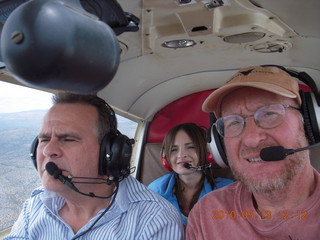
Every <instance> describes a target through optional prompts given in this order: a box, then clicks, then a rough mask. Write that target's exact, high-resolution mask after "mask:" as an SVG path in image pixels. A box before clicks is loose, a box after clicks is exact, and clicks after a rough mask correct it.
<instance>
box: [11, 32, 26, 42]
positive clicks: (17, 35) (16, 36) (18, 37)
mask: <svg viewBox="0 0 320 240" xmlns="http://www.w3.org/2000/svg"><path fill="white" fill-rule="evenodd" d="M23 39H24V36H23V33H22V32H20V31H14V32H13V33H12V34H11V40H12V41H13V42H14V43H15V44H20V43H22V42H23Z"/></svg>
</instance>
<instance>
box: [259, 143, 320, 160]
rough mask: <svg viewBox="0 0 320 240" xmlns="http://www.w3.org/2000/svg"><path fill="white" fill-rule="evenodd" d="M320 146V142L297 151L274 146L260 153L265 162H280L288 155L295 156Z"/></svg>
mask: <svg viewBox="0 0 320 240" xmlns="http://www.w3.org/2000/svg"><path fill="white" fill-rule="evenodd" d="M318 146H320V142H319V143H316V144H313V145H310V146H307V147H303V148H297V149H286V148H284V147H282V146H272V147H267V148H264V149H262V150H261V151H260V158H261V159H262V160H263V161H268V162H269V161H271V162H272V161H280V160H283V159H285V158H286V157H287V156H288V155H291V154H294V153H296V152H301V151H304V150H308V149H311V148H314V147H318Z"/></svg>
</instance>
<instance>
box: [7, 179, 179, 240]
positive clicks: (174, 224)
mask: <svg viewBox="0 0 320 240" xmlns="http://www.w3.org/2000/svg"><path fill="white" fill-rule="evenodd" d="M64 204H65V199H64V198H62V197H59V196H57V195H56V194H55V193H54V192H49V191H46V190H43V189H38V190H35V191H34V192H33V193H32V196H31V198H30V199H28V200H27V201H26V202H25V203H24V205H23V209H22V212H21V213H20V216H19V218H18V220H17V221H16V223H15V224H14V226H13V228H12V231H11V233H10V234H9V235H8V236H7V237H6V238H4V240H10V239H16V240H18V239H19V240H24V239H34V240H63V239H67V240H72V239H73V238H76V237H77V236H78V235H81V233H83V232H84V231H86V230H87V229H88V228H89V227H90V226H91V224H92V223H93V222H94V221H95V220H96V219H97V218H98V217H99V215H100V214H101V213H102V212H103V211H104V210H105V209H102V210H101V211H100V212H99V213H98V214H97V215H96V216H95V217H94V218H92V219H91V220H90V221H89V222H88V223H87V224H86V225H85V226H83V227H82V228H81V229H80V230H79V231H78V232H77V234H74V232H73V230H72V229H71V227H70V226H69V225H68V224H66V223H65V222H64V221H63V219H61V218H60V217H59V214H58V213H59V210H60V209H61V208H62V207H63V206H64ZM77 239H79V240H89V239H90V240H102V239H106V240H107V239H110V240H123V239H132V240H133V239H141V240H143V239H145V240H149V239H157V240H158V239H163V240H167V239H184V231H183V226H182V223H181V220H180V218H179V214H178V212H177V211H176V209H175V208H174V207H173V206H172V205H171V204H170V203H169V202H168V201H166V200H164V199H163V198H162V197H160V196H158V195H157V194H155V193H154V192H152V191H151V190H150V189H148V188H147V187H146V186H144V185H143V184H141V183H139V182H138V181H137V180H136V179H135V178H133V177H131V176H129V177H128V178H126V179H124V180H123V181H122V182H120V185H119V191H118V194H117V196H116V199H115V202H114V204H113V205H112V206H111V208H110V209H109V210H108V212H107V213H106V214H105V215H104V216H103V217H102V218H101V219H100V220H99V221H98V222H97V223H96V224H95V225H94V227H93V228H92V229H91V230H90V231H89V232H87V233H86V234H84V235H83V236H81V237H79V238H77Z"/></svg>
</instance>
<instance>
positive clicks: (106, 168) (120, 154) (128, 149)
mask: <svg viewBox="0 0 320 240" xmlns="http://www.w3.org/2000/svg"><path fill="white" fill-rule="evenodd" d="M102 101H103V100H102ZM104 104H105V106H106V107H107V108H108V109H109V125H110V131H109V132H108V133H107V134H106V135H105V136H104V137H103V138H102V140H101V144H100V154H99V169H98V173H99V175H106V176H108V184H112V183H113V182H120V181H121V180H123V179H124V178H126V177H127V176H129V175H130V173H131V169H130V159H131V154H132V144H133V143H134V140H133V139H129V138H128V137H127V136H126V135H123V134H121V133H120V131H119V130H118V129H117V127H116V126H117V120H116V116H115V113H114V111H113V109H112V108H111V107H110V106H109V105H108V104H107V103H106V102H105V101H104ZM38 143H39V140H38V137H36V138H35V139H34V140H33V142H32V144H31V149H30V157H31V159H32V162H33V165H34V167H35V168H36V169H37V159H36V156H37V147H38Z"/></svg>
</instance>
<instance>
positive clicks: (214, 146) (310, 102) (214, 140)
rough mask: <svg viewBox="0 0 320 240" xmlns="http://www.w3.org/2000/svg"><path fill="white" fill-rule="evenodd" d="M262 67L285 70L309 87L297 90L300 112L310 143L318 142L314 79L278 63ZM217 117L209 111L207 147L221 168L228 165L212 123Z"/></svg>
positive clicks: (318, 115)
mask: <svg viewBox="0 0 320 240" xmlns="http://www.w3.org/2000/svg"><path fill="white" fill-rule="evenodd" d="M261 66H262V67H277V68H280V69H281V70H283V71H285V72H287V73H288V74H289V75H290V76H291V77H294V78H297V79H299V80H300V81H301V82H303V83H305V84H306V85H307V86H308V87H310V89H311V91H312V92H305V91H302V90H299V94H300V97H301V100H302V103H301V113H302V116H303V119H304V130H305V133H306V136H307V138H308V140H309V143H310V144H314V143H318V142H320V132H319V126H320V122H319V121H320V108H319V107H320V94H319V91H318V88H317V85H316V84H315V82H314V80H313V79H312V78H311V77H310V76H309V75H308V74H307V73H306V72H297V71H295V70H291V69H286V68H285V67H283V66H278V65H261ZM216 120H217V118H216V116H215V115H214V114H213V113H210V121H211V124H210V125H211V126H210V128H209V129H208V135H207V138H208V148H209V149H210V151H211V153H212V155H213V157H214V159H215V161H216V162H217V164H218V165H219V166H220V167H222V168H227V167H228V159H227V156H226V153H225V148H224V143H223V138H222V137H221V136H220V135H219V133H218V132H217V130H216V128H215V127H212V124H214V123H215V122H216Z"/></svg>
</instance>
